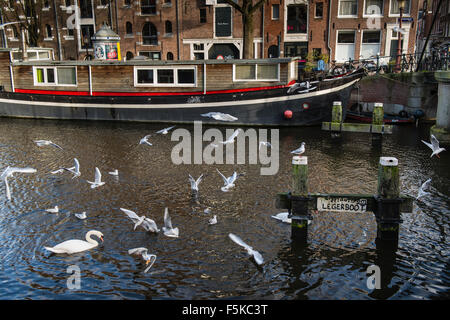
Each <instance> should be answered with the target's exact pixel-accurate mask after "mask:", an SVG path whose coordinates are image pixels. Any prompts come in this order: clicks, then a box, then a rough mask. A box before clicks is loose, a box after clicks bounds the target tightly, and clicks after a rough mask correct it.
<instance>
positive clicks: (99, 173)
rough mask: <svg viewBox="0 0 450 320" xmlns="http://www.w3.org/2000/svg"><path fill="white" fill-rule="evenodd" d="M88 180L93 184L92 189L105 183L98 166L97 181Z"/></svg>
mask: <svg viewBox="0 0 450 320" xmlns="http://www.w3.org/2000/svg"><path fill="white" fill-rule="evenodd" d="M86 181H87V183H90V184H91V189H94V188H97V187H100V186H102V185H104V184H105V182H103V181H102V174H101V172H100V170H99V169H98V168H97V167H95V181H94V182H92V181H88V180H86Z"/></svg>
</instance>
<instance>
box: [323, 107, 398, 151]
mask: <svg viewBox="0 0 450 320" xmlns="http://www.w3.org/2000/svg"><path fill="white" fill-rule="evenodd" d="M342 117H343V112H342V103H341V102H340V101H335V102H333V109H332V111H331V122H322V130H325V131H330V132H331V137H332V138H338V137H341V132H342V131H348V132H366V133H371V134H372V143H374V144H377V143H379V142H381V141H382V137H383V134H390V133H392V125H385V124H384V122H383V119H384V108H383V104H382V103H380V102H377V103H375V106H374V108H373V112H372V123H370V124H369V123H346V122H343V119H342Z"/></svg>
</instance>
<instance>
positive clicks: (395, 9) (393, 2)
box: [391, 0, 410, 14]
mask: <svg viewBox="0 0 450 320" xmlns="http://www.w3.org/2000/svg"><path fill="white" fill-rule="evenodd" d="M409 4H410V3H409V0H407V1H406V2H405V7H404V9H403V12H402V13H403V14H409ZM391 13H394V14H400V9H399V8H398V1H397V0H391Z"/></svg>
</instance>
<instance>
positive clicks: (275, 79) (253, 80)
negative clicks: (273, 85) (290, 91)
mask: <svg viewBox="0 0 450 320" xmlns="http://www.w3.org/2000/svg"><path fill="white" fill-rule="evenodd" d="M258 64H259V65H274V64H276V65H277V78H273V79H258ZM237 65H243V64H237ZM244 65H254V66H255V79H236V64H233V82H256V81H259V82H264V81H268V82H269V81H270V82H279V81H280V64H279V63H254V64H253V63H250V64H244Z"/></svg>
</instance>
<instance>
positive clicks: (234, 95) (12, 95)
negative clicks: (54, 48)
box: [0, 48, 363, 126]
mask: <svg viewBox="0 0 450 320" xmlns="http://www.w3.org/2000/svg"><path fill="white" fill-rule="evenodd" d="M297 63H298V59H295V58H276V59H255V60H245V59H217V60H189V61H178V60H172V61H161V60H143V59H135V60H128V61H121V60H96V59H94V60H83V61H80V60H69V61H56V60H52V59H35V60H31V59H30V60H28V61H23V60H20V59H17V57H14V56H13V54H12V50H11V49H7V48H4V49H0V86H1V87H0V116H2V117H21V118H36V119H75V120H115V121H144V122H166V123H192V122H194V121H202V122H204V123H218V122H223V121H221V120H216V119H215V118H213V117H206V116H205V115H211V114H213V113H223V114H227V115H230V116H231V117H228V118H227V119H228V120H230V121H229V122H227V124H232V125H250V126H257V125H261V126H303V125H316V124H320V123H321V122H322V121H329V120H330V118H331V106H332V104H333V101H341V102H342V104H343V106H344V110H345V109H346V108H345V106H346V105H347V103H348V101H349V98H350V92H351V90H352V88H353V87H354V84H355V83H356V82H357V81H359V80H360V78H361V77H362V76H363V72H362V70H361V72H359V71H357V72H352V73H350V74H347V75H344V76H339V77H333V78H327V79H323V80H318V81H312V82H308V81H304V82H301V83H299V82H297V77H298V66H297Z"/></svg>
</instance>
